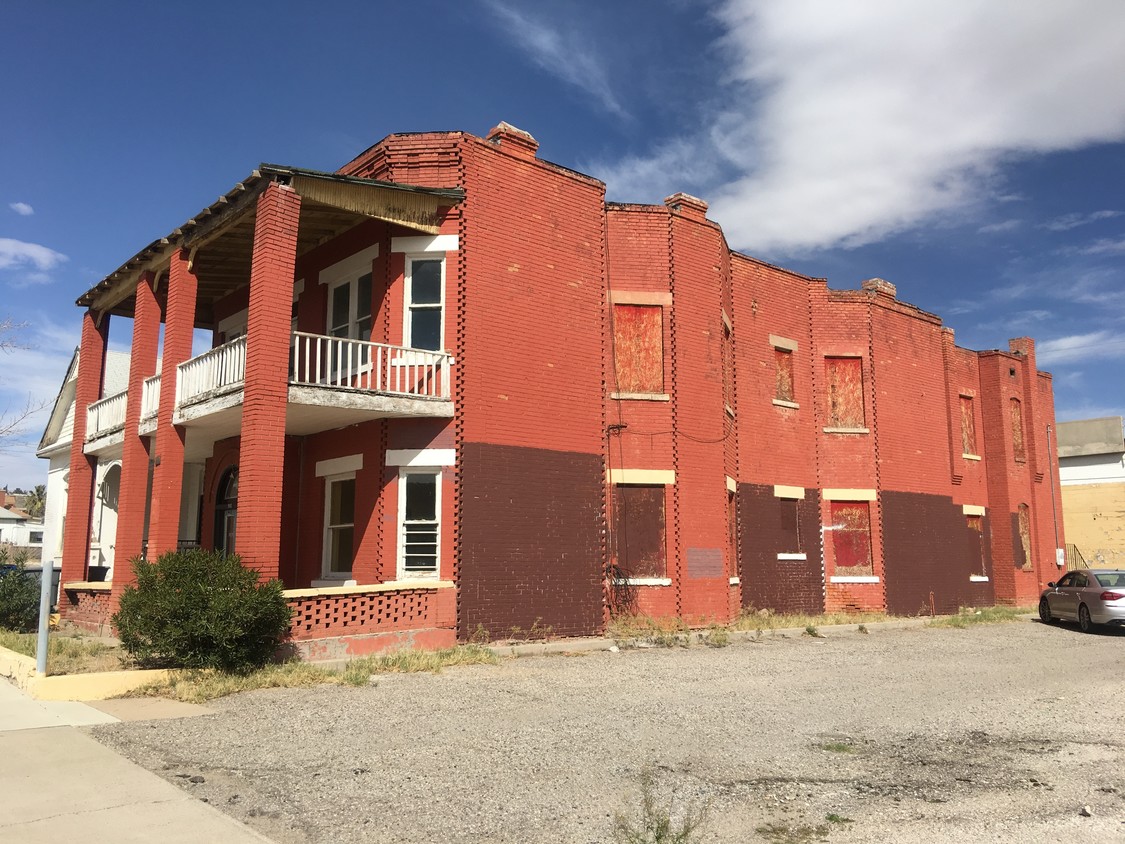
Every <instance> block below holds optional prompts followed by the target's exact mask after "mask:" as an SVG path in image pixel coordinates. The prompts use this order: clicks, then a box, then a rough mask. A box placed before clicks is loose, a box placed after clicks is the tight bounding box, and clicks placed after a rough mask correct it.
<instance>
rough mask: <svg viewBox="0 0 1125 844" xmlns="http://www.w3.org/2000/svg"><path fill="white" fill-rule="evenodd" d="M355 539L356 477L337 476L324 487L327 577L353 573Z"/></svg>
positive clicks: (351, 475) (325, 564)
mask: <svg viewBox="0 0 1125 844" xmlns="http://www.w3.org/2000/svg"><path fill="white" fill-rule="evenodd" d="M354 538H355V475H354V474H350V475H337V476H336V477H334V478H326V479H325V483H324V576H325V577H329V578H332V577H335V578H339V577H347V576H348V575H350V574H351V573H352V556H353V553H354Z"/></svg>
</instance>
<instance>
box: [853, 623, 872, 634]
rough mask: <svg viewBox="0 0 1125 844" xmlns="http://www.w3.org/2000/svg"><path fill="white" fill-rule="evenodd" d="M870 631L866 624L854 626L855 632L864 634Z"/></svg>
mask: <svg viewBox="0 0 1125 844" xmlns="http://www.w3.org/2000/svg"><path fill="white" fill-rule="evenodd" d="M870 632H871V631H870V630H868V629H867V625H866V624H861V625H859V627H857V628H856V633H863V634H864V635H866V634H868V633H870Z"/></svg>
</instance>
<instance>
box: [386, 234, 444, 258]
mask: <svg viewBox="0 0 1125 844" xmlns="http://www.w3.org/2000/svg"><path fill="white" fill-rule="evenodd" d="M456 251H457V235H455V234H435V235H432V236H425V235H423V236H421V237H392V238H391V252H408V253H411V254H413V253H416V252H456Z"/></svg>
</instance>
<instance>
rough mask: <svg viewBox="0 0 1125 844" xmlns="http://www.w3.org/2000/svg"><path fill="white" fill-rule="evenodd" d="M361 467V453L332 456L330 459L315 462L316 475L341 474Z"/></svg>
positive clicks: (323, 476)
mask: <svg viewBox="0 0 1125 844" xmlns="http://www.w3.org/2000/svg"><path fill="white" fill-rule="evenodd" d="M362 468H363V455H362V454H349V455H348V456H347V457H333V458H332V459H331V460H318V461H317V463H316V476H317V477H318V478H327V477H328V476H330V475H343V474H346V473H347V472H358V471H359V470H360V469H362Z"/></svg>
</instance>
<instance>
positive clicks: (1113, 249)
mask: <svg viewBox="0 0 1125 844" xmlns="http://www.w3.org/2000/svg"><path fill="white" fill-rule="evenodd" d="M1078 251H1079V252H1080V253H1081V254H1083V255H1125V237H1122V238H1118V239H1116V240H1115V239H1113V238H1109V237H1103V238H1101V239H1100V240H1095V241H1094V242H1093V243H1091V244H1090V245H1089V246H1085V247H1083V248H1082V249H1079V250H1078Z"/></svg>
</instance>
